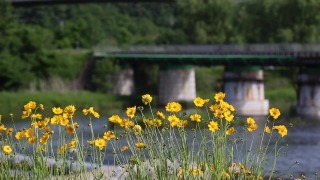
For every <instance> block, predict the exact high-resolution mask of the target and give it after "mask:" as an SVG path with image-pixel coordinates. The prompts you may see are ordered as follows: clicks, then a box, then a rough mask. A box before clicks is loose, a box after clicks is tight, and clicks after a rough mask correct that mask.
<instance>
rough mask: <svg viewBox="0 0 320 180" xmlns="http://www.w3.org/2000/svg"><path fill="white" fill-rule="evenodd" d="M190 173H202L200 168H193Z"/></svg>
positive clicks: (196, 174)
mask: <svg viewBox="0 0 320 180" xmlns="http://www.w3.org/2000/svg"><path fill="white" fill-rule="evenodd" d="M192 174H193V175H195V176H200V175H201V174H202V171H201V169H193V170H192Z"/></svg>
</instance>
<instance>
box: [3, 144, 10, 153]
mask: <svg viewBox="0 0 320 180" xmlns="http://www.w3.org/2000/svg"><path fill="white" fill-rule="evenodd" d="M2 152H3V153H4V154H6V155H9V154H11V152H12V149H11V147H10V146H8V145H5V146H3V148H2Z"/></svg>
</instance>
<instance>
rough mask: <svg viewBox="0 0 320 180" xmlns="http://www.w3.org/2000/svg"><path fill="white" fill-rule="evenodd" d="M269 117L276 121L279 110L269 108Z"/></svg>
mask: <svg viewBox="0 0 320 180" xmlns="http://www.w3.org/2000/svg"><path fill="white" fill-rule="evenodd" d="M269 113H270V116H272V117H273V118H274V119H278V117H279V116H280V114H281V113H280V110H279V109H277V108H271V109H270V110H269Z"/></svg>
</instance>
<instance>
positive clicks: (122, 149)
mask: <svg viewBox="0 0 320 180" xmlns="http://www.w3.org/2000/svg"><path fill="white" fill-rule="evenodd" d="M128 149H129V147H128V146H122V147H121V152H124V151H126V150H128Z"/></svg>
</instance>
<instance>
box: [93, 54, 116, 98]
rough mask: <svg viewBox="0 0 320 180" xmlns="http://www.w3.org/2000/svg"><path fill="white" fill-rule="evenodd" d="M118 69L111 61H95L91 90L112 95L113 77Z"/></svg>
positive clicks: (114, 62)
mask: <svg viewBox="0 0 320 180" xmlns="http://www.w3.org/2000/svg"><path fill="white" fill-rule="evenodd" d="M119 69H120V67H119V65H118V64H117V63H116V61H114V60H112V59H103V60H98V61H96V62H95V65H94V67H93V70H92V75H91V83H92V86H93V87H92V89H94V90H95V91H98V92H108V93H112V88H113V85H114V76H115V74H116V73H117V72H118V71H119Z"/></svg>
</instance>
